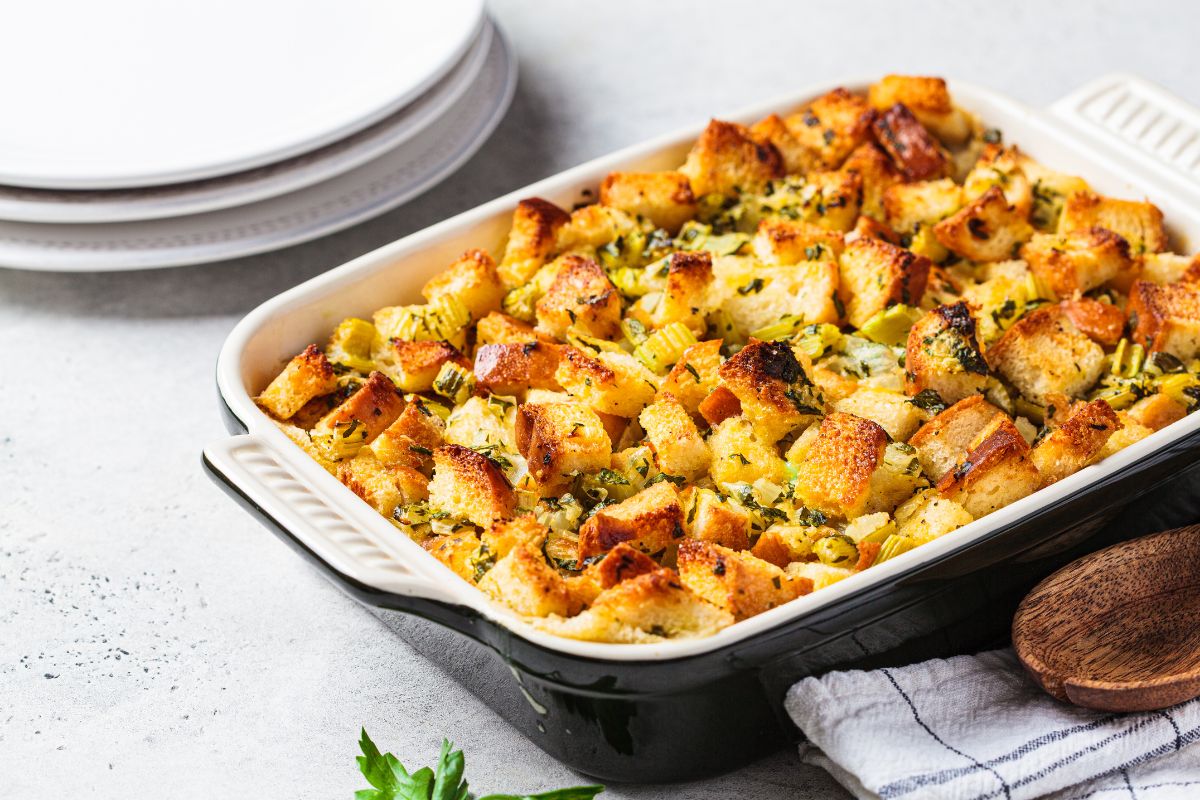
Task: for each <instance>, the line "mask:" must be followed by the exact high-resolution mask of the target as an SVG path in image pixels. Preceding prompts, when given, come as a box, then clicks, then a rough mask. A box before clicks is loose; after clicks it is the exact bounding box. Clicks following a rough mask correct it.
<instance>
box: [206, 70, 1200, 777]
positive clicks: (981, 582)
mask: <svg viewBox="0 0 1200 800" xmlns="http://www.w3.org/2000/svg"><path fill="white" fill-rule="evenodd" d="M842 85H845V86H847V87H848V88H851V89H856V90H865V88H866V85H867V82H866V81H847V82H845V83H844V84H842ZM833 87H834V85H833V84H829V85H823V86H815V87H810V88H808V89H805V90H802V91H798V92H797V93H795V94H794V95H792V96H789V97H786V98H782V99H779V100H776V101H774V102H770V103H765V104H762V105H758V106H756V107H754V108H751V109H749V110H746V111H744V112H742V113H737V114H733V115H728V116H726V117H725V118H727V119H733V120H736V121H739V122H744V123H750V122H753V121H754V120H756V119H759V118H761V117H763V116H765V115H766V114H768V113H771V112H775V111H779V112H784V111H788V110H791V109H794V108H796V107H797V106H799V105H801V104H802V103H804V102H806V101H808V100H811V99H812V98H814V97H816V96H818V95H820V94H823V93H824V92H826V91H828V90H830V89H832V88H833ZM951 90H952V92H953V95H954V97H955V99H956V101H957V102H958V103H959V104H960V105H962V106H964V107H965V108H968V109H970V110H971V111H974V112H975V113H977V114H979V115H980V117H981V118H982V119H983V120H984V122H985V123H986V124H987V125H988V126H992V127H998V128H1000V129H1001V130H1002V131H1003V133H1004V136H1005V140H1006V141H1011V142H1015V143H1017V144H1019V145H1020V146H1021V147H1022V148H1023V149H1024V150H1026V151H1027V152H1029V153H1030V154H1031V155H1032V156H1033V157H1035V158H1037V159H1038V160H1040V161H1043V162H1044V163H1046V164H1048V165H1049V166H1051V167H1053V168H1055V169H1058V170H1062V171H1066V172H1073V173H1077V174H1080V175H1083V176H1084V177H1086V179H1087V180H1088V181H1089V182H1090V183H1091V184H1092V185H1093V186H1095V187H1096V188H1097V189H1098V190H1099V191H1101V192H1103V193H1106V194H1113V195H1116V196H1121V197H1143V196H1145V197H1148V198H1149V199H1151V200H1152V201H1153V202H1155V203H1157V204H1158V205H1159V206H1160V207H1161V208H1162V210H1163V212H1164V213H1165V215H1166V219H1167V221H1168V223H1169V225H1170V227H1171V234H1172V237H1173V245H1174V249H1175V250H1177V251H1180V252H1191V248H1190V244H1189V243H1190V242H1193V241H1200V180H1198V177H1197V176H1198V175H1200V167H1198V166H1197V165H1198V164H1200V112H1198V111H1197V110H1195V109H1193V108H1191V107H1189V106H1187V105H1185V104H1184V103H1183V102H1181V101H1180V100H1178V99H1177V98H1174V97H1173V96H1171V95H1168V94H1166V93H1165V92H1163V91H1162V90H1160V89H1158V88H1156V87H1154V86H1151V85H1149V84H1147V83H1145V82H1143V81H1140V80H1138V79H1135V78H1131V77H1126V76H1113V77H1109V78H1105V79H1103V80H1100V81H1097V82H1096V83H1093V84H1091V85H1089V86H1087V87H1084V88H1083V89H1081V90H1079V91H1078V92H1076V93H1074V94H1072V95H1070V96H1069V97H1067V98H1065V99H1064V100H1062V101H1060V102H1059V103H1056V104H1055V105H1054V106H1052V107H1051V108H1050V109H1048V110H1036V109H1033V108H1029V107H1026V106H1024V105H1022V104H1020V103H1018V102H1016V101H1013V100H1011V99H1008V98H1006V97H1003V96H1001V95H999V94H997V93H995V92H992V91H988V90H986V89H982V88H978V87H974V86H970V85H966V84H962V83H958V82H953V81H952V82H951ZM700 130H701V126H699V125H697V126H696V127H693V128H689V129H688V130H685V131H682V132H680V133H678V134H674V135H671V136H667V137H663V138H660V139H656V140H654V141H651V142H649V143H646V144H643V145H639V146H636V147H632V148H629V149H626V150H622V151H620V152H618V153H615V154H613V155H610V156H606V157H603V158H600V159H596V160H595V161H592V162H589V163H587V164H584V165H582V166H579V167H576V168H574V169H570V170H567V171H566V172H563V173H561V174H559V175H556V176H554V177H551V178H547V179H546V180H543V181H539V182H537V183H535V184H533V185H531V186H527V187H525V188H523V189H520V190H518V191H516V192H514V193H512V194H510V195H508V196H505V197H501V198H499V199H497V200H494V201H492V202H490V203H487V204H485V205H482V206H480V207H478V208H476V209H474V210H472V211H467V212H465V213H463V214H460V215H458V216H456V217H454V218H452V219H449V220H446V221H445V222H442V223H440V224H438V225H435V226H433V227H431V228H429V229H427V230H424V231H422V232H419V233H415V234H413V235H411V236H407V237H405V238H404V239H401V240H400V241H397V242H394V243H392V244H390V245H387V246H385V247H382V248H380V249H378V250H376V251H374V252H372V253H368V254H366V255H364V256H362V257H360V258H357V259H355V260H353V261H351V262H350V263H348V264H345V265H343V266H341V267H338V268H336V269H334V270H331V271H330V272H327V273H325V274H323V275H320V276H318V277H316V278H313V279H312V280H309V281H307V282H306V283H303V284H301V285H300V286H297V287H296V288H294V289H291V290H290V291H287V292H284V293H283V294H281V295H279V296H277V297H275V298H274V299H272V300H269V301H268V302H266V303H264V304H263V305H261V306H260V307H258V308H257V309H255V310H254V311H253V312H251V313H250V314H249V315H247V316H246V318H245V319H244V320H242V321H241V323H239V324H238V326H237V327H236V328H235V329H234V330H233V332H232V333H231V334H230V336H229V338H228V340H227V341H226V342H225V345H224V347H223V348H222V350H221V354H220V357H219V360H218V363H217V383H218V387H219V391H220V396H221V399H222V402H223V407H224V410H225V412H226V416H227V422H228V426H229V428H230V429H231V431H233V432H235V433H240V434H241V435H236V436H234V437H232V438H230V439H226V440H224V441H221V442H217V443H215V444H212V445H210V446H209V447H207V448H206V449H205V451H204V463H205V466H206V467H207V469H208V470H209V472H210V473H211V474H212V475H213V477H214V478H215V479H216V480H217V481H218V483H219V484H220V485H221V486H222V487H223V488H225V489H226V490H227V491H228V492H229V494H231V495H232V496H234V497H235V498H236V499H238V500H239V501H241V502H242V503H243V504H244V505H245V506H246V507H247V508H248V509H250V510H252V511H254V512H255V513H256V514H257V515H258V516H259V517H260V518H261V519H262V520H263V521H264V522H265V523H266V524H267V525H268V527H270V528H272V529H274V530H275V531H276V532H277V533H278V534H279V535H280V536H281V537H282V538H283V539H284V541H285V542H287V543H289V544H290V545H292V546H293V547H294V548H295V549H296V550H298V551H299V552H301V553H302V554H304V555H305V556H307V557H308V558H309V559H310V560H312V561H313V562H315V563H316V564H317V565H318V566H319V567H320V568H322V569H323V570H324V571H325V572H326V573H327V574H328V575H329V576H330V577H331V578H332V579H333V580H334V581H335V583H337V584H338V585H340V586H341V587H342V588H343V589H345V590H346V591H348V592H350V593H351V594H352V595H354V596H355V597H357V598H358V599H359V600H361V601H362V602H364V603H366V604H369V605H372V606H377V607H380V608H383V609H392V610H397V611H402V612H406V614H407V615H410V618H408V619H406V620H405V621H403V622H400V623H398V624H399V627H400V628H401V629H402V632H403V634H404V635H405V637H406V638H408V639H409V640H410V641H412V642H413V643H414V644H415V646H417V647H418V649H421V650H422V651H423V652H425V653H427V654H428V655H430V656H431V657H432V658H434V659H435V660H437V661H439V662H440V663H441V664H442V665H443V667H444V668H445V669H447V670H448V671H450V672H452V673H453V674H455V675H457V676H458V677H460V679H462V680H463V682H464V683H466V684H467V685H468V686H469V687H470V688H472V689H473V690H474V691H475V692H476V693H477V694H479V696H480V697H481V698H482V699H483V700H484V701H485V702H487V703H488V704H490V705H491V706H492V707H493V708H495V709H496V710H497V711H498V712H499V713H501V714H502V715H503V716H505V717H506V718H507V719H508V720H509V721H510V722H511V723H512V724H513V725H515V726H516V727H517V728H519V729H520V730H522V731H523V732H524V733H525V734H526V735H527V736H529V738H530V739H532V740H533V741H534V742H535V743H537V744H538V745H539V746H540V747H542V748H543V749H544V750H546V751H547V752H549V753H550V754H552V755H553V756H555V757H556V758H558V759H560V760H562V761H564V762H566V763H567V764H569V765H571V766H573V767H575V768H577V769H579V770H580V771H582V772H585V773H588V774H591V775H595V776H598V777H601V778H604V779H607V780H611V781H621V780H626V781H629V780H680V779H685V778H691V777H696V776H699V775H702V774H706V773H714V772H719V771H723V770H728V769H731V768H733V767H735V766H737V765H739V764H742V763H744V762H746V761H748V760H750V759H752V758H754V757H756V756H759V755H762V754H764V753H766V752H769V751H771V750H772V749H774V748H775V747H777V746H778V745H779V744H780V743H781V742H784V741H786V734H787V733H789V731H790V729H789V726H788V723H787V722H786V721H785V720H784V718H783V716H782V709H781V698H782V695H783V692H784V691H785V690H786V688H787V687H788V686H789V685H790V684H791V683H793V682H794V681H795V680H796V679H798V678H800V677H803V676H805V675H809V674H813V673H816V672H819V671H823V670H827V669H830V668H834V667H845V666H849V665H865V664H874V663H897V662H903V661H906V660H914V659H917V658H925V657H930V656H935V655H945V654H949V653H953V652H962V651H965V650H969V649H971V648H977V647H981V646H983V645H985V644H988V643H989V642H992V641H995V640H997V639H998V638H999V637H1002V636H1003V635H1004V631H1005V630H1006V629H1007V626H1008V624H1009V621H1010V619H1011V616H1010V615H1011V611H1012V609H1013V608H1014V607H1015V604H1016V602H1017V600H1019V598H1020V597H1021V595H1022V594H1023V592H1024V591H1025V590H1026V589H1028V588H1029V587H1030V586H1032V585H1033V583H1035V582H1036V581H1037V580H1039V579H1040V578H1041V577H1043V576H1045V575H1046V574H1048V573H1049V572H1050V571H1052V570H1053V569H1055V568H1057V567H1058V566H1059V565H1061V564H1062V563H1064V562H1065V561H1066V560H1068V559H1069V558H1072V557H1074V556H1076V555H1077V554H1079V553H1081V552H1084V551H1087V550H1090V549H1094V548H1096V547H1099V546H1100V545H1101V544H1102V543H1103V542H1100V541H1098V540H1097V538H1096V536H1095V534H1096V532H1097V530H1098V529H1099V528H1100V527H1101V525H1100V523H1102V522H1103V521H1104V520H1105V519H1107V518H1108V517H1109V516H1110V515H1111V514H1112V513H1115V511H1116V510H1117V509H1119V508H1120V507H1122V506H1123V505H1125V504H1126V503H1128V502H1129V501H1130V500H1131V499H1133V498H1135V497H1136V496H1138V495H1139V494H1141V493H1143V492H1145V491H1146V490H1148V489H1149V488H1151V487H1152V486H1153V485H1155V484H1156V483H1158V482H1161V481H1162V480H1164V479H1165V478H1167V477H1169V476H1170V475H1172V474H1173V473H1175V472H1177V471H1178V470H1179V469H1181V468H1182V467H1183V466H1184V465H1186V464H1190V463H1192V462H1193V461H1195V460H1196V458H1197V456H1198V455H1200V414H1193V415H1191V416H1189V417H1187V418H1185V419H1183V420H1181V421H1179V422H1177V423H1175V424H1173V425H1171V426H1170V427H1168V428H1166V429H1164V430H1162V431H1159V432H1158V433H1156V434H1154V435H1153V436H1151V437H1149V438H1148V439H1146V440H1143V441H1142V442H1139V443H1137V444H1135V445H1133V446H1131V447H1129V448H1127V449H1126V450H1123V451H1121V452H1120V453H1118V454H1117V455H1115V456H1114V457H1112V458H1109V459H1107V460H1105V461H1104V462H1103V463H1102V464H1100V465H1096V466H1092V467H1088V468H1086V469H1084V470H1081V471H1080V472H1078V473H1076V474H1074V475H1072V476H1070V477H1069V478H1067V479H1065V480H1063V481H1061V482H1059V483H1056V484H1054V485H1053V486H1051V487H1049V488H1046V489H1043V490H1042V491H1040V492H1037V493H1036V494H1034V495H1032V496H1030V497H1027V498H1025V499H1023V500H1021V501H1019V502H1017V503H1014V504H1013V505H1011V506H1008V507H1007V508H1004V509H1002V510H1001V511H998V512H996V513H993V514H991V515H989V516H987V517H986V518H983V519H980V520H978V521H976V522H973V523H971V524H970V525H967V526H966V527H964V528H961V529H960V530H957V531H955V532H953V533H951V534H948V535H946V536H944V537H942V538H940V539H937V540H936V541H934V542H931V543H929V544H926V545H923V546H922V547H920V548H917V549H915V550H913V551H911V552H909V553H906V554H904V555H902V556H900V557H898V558H895V559H892V560H890V561H888V562H886V563H885V564H882V565H880V566H877V567H874V568H872V569H870V570H867V571H865V572H862V573H859V574H857V575H854V576H853V577H850V578H847V579H846V580H843V581H841V582H839V583H837V584H835V585H833V586H831V587H829V588H826V589H823V590H821V591H819V592H815V593H813V594H810V595H808V596H805V597H802V598H799V599H798V600H796V601H794V602H791V603H788V604H787V605H785V606H781V607H779V608H775V609H772V610H771V611H768V612H766V613H764V614H761V615H759V616H756V617H753V618H751V619H749V620H746V621H744V622H740V623H737V624H736V625H733V626H731V627H729V628H726V629H724V630H722V631H720V632H719V633H718V634H716V635H715V636H712V637H710V638H706V639H696V640H690V641H672V642H664V643H661V644H652V645H620V644H604V643H596V642H578V641H572V640H568V639H562V638H559V637H555V636H552V635H549V634H546V633H542V632H539V631H537V630H535V629H533V628H532V627H531V626H529V625H528V624H526V623H524V622H523V621H521V620H520V619H519V618H517V617H516V616H515V615H513V614H512V613H511V612H509V611H508V610H507V609H505V608H502V607H501V606H499V605H497V604H493V603H492V602H490V601H489V600H488V599H487V598H486V597H485V596H484V595H483V594H482V593H480V592H479V591H477V590H476V589H475V588H474V587H472V586H470V585H469V584H467V583H466V582H464V581H462V580H461V579H459V578H458V577H456V576H455V575H454V574H453V573H451V572H450V571H449V570H448V569H447V568H446V567H444V566H443V565H442V564H440V563H439V562H437V561H435V560H434V559H433V558H431V557H430V556H429V555H428V554H427V553H425V552H424V551H423V550H422V549H421V548H420V547H419V546H418V545H417V544H415V543H414V542H412V541H410V540H409V539H407V538H406V537H404V536H403V535H401V534H399V533H398V532H397V531H396V529H395V528H393V527H392V526H391V525H390V524H389V523H388V522H387V520H385V519H383V518H382V517H380V516H379V515H378V514H377V513H376V512H375V511H374V510H372V509H371V508H370V507H369V506H368V505H367V504H366V503H364V502H362V501H361V500H359V498H357V497H356V496H355V495H354V494H352V493H351V492H350V491H349V490H348V489H346V488H345V487H344V486H342V485H341V484H340V483H339V482H338V481H337V480H336V479H335V478H333V477H332V476H330V475H329V474H327V473H326V472H325V471H324V470H323V469H322V468H321V467H320V466H319V465H318V464H317V463H316V462H314V461H312V460H311V459H310V458H308V456H306V455H305V454H304V453H303V452H301V451H300V450H299V449H298V448H297V447H296V446H295V445H294V444H292V443H291V442H290V441H289V440H288V439H287V438H286V437H285V436H284V435H283V434H282V433H281V432H280V431H278V430H277V429H276V428H275V426H274V425H273V424H272V423H271V421H270V420H269V419H268V418H267V417H266V416H265V415H264V414H263V413H262V412H261V411H259V409H258V408H257V407H256V406H255V404H254V402H253V400H252V399H251V398H252V396H253V394H254V393H256V392H257V391H259V390H261V389H262V387H264V386H265V385H266V384H267V382H268V381H269V380H270V379H271V378H272V377H273V376H274V375H275V374H276V373H277V372H278V371H279V369H280V368H281V367H282V366H283V364H284V363H285V362H286V361H287V360H288V359H289V358H290V357H291V356H292V355H293V354H295V353H296V352H298V351H299V350H301V349H303V347H304V346H305V345H307V344H308V343H310V342H320V341H324V339H325V338H326V337H327V336H328V334H329V332H330V330H331V329H332V328H333V327H334V326H335V325H336V324H337V322H338V321H340V320H341V319H342V318H344V317H346V316H360V317H361V316H365V317H368V318H369V316H370V314H371V312H372V311H373V310H374V309H376V308H378V307H380V306H383V305H389V304H394V303H403V302H414V301H418V300H419V289H420V287H421V285H422V284H423V283H424V281H425V280H426V279H427V278H429V277H430V276H432V275H433V274H434V273H436V272H437V271H439V270H441V269H442V268H443V267H444V266H445V265H446V264H448V263H450V262H451V261H452V260H453V258H454V257H455V256H457V255H458V254H459V253H461V252H462V251H463V250H464V249H466V248H468V247H478V246H487V247H491V248H493V250H498V249H499V248H500V247H501V245H502V244H503V240H504V236H505V234H506V233H507V230H508V225H509V222H510V219H511V215H512V210H513V208H514V206H515V204H516V202H517V200H519V199H520V198H524V197H530V196H540V197H545V198H547V199H549V200H551V201H553V202H555V203H558V204H559V205H560V206H564V207H566V208H570V207H571V206H572V205H573V204H574V203H576V202H579V201H581V200H585V199H587V198H589V197H594V194H593V193H594V191H595V189H596V187H597V186H598V184H599V182H600V180H601V179H602V178H603V177H604V175H606V174H607V173H608V172H610V171H612V170H618V169H619V170H653V169H667V168H673V167H675V166H676V165H678V164H679V163H681V162H682V160H683V157H684V154H685V153H686V152H687V150H688V148H689V147H690V145H691V143H692V142H693V141H694V140H695V138H696V137H697V136H698V135H699V133H700Z"/></svg>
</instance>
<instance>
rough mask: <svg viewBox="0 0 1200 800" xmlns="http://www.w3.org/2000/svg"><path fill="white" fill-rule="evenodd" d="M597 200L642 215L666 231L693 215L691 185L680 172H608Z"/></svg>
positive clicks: (673, 229) (675, 227) (670, 230)
mask: <svg viewBox="0 0 1200 800" xmlns="http://www.w3.org/2000/svg"><path fill="white" fill-rule="evenodd" d="M600 203H601V205H605V206H612V207H613V208H618V209H620V210H621V211H624V212H626V213H627V214H632V215H634V216H642V217H646V218H647V219H649V220H650V221H651V222H653V223H654V224H655V225H657V226H658V227H660V228H665V229H666V230H667V231H668V232H670V233H676V232H677V231H678V230H679V228H680V226H681V225H683V223H685V222H687V221H688V220H689V219H691V218H692V217H694V216H695V215H696V197H695V195H693V194H692V185H691V184H690V183H689V182H688V179H687V176H686V175H684V174H683V173H681V172H610V173H609V174H608V175H607V176H606V177H605V178H604V181H603V182H602V183H601V184H600Z"/></svg>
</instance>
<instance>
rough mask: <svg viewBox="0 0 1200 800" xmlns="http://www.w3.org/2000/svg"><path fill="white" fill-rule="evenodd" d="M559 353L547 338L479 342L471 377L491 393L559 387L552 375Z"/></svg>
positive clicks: (522, 391) (558, 349)
mask: <svg viewBox="0 0 1200 800" xmlns="http://www.w3.org/2000/svg"><path fill="white" fill-rule="evenodd" d="M561 354H562V347H560V346H559V345H556V344H550V343H548V342H526V343H525V344H516V343H513V344H487V345H483V346H482V347H480V348H479V349H477V350H476V351H475V366H474V372H475V380H476V382H477V383H478V385H479V387H480V388H482V389H486V390H487V391H489V392H492V393H494V394H515V395H518V396H522V397H523V396H524V395H525V392H526V391H528V390H529V389H550V390H556V389H560V388H562V387H560V386H559V385H558V381H557V380H556V379H555V377H554V376H555V373H556V371H557V370H558V364H559V360H560V357H561Z"/></svg>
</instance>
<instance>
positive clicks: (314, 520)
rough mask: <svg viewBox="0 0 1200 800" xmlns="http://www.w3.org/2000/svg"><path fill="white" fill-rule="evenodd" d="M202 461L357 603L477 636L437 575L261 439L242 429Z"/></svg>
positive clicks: (471, 619)
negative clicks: (409, 560)
mask: <svg viewBox="0 0 1200 800" xmlns="http://www.w3.org/2000/svg"><path fill="white" fill-rule="evenodd" d="M203 460H204V467H205V469H206V471H207V472H208V473H209V475H210V476H211V477H212V478H213V480H214V481H215V482H216V483H217V485H218V486H219V487H220V488H221V489H222V490H224V491H225V492H226V494H228V495H230V496H231V497H232V498H233V499H234V500H236V501H238V502H239V503H240V504H242V505H243V506H245V507H246V508H247V509H248V510H249V511H252V512H254V513H255V515H256V516H258V518H259V520H260V521H261V522H262V523H263V524H264V525H266V526H267V527H268V528H270V529H272V530H274V531H275V532H276V533H277V534H278V535H279V536H280V537H281V538H282V539H283V540H284V542H285V543H287V544H289V545H291V546H292V547H293V549H296V550H298V551H299V552H300V553H301V554H302V555H304V556H306V557H307V558H308V559H309V560H310V561H313V562H314V563H315V564H316V565H317V566H318V567H320V568H321V569H322V571H324V572H325V573H326V575H327V577H329V578H330V579H331V580H333V581H334V583H335V584H337V585H338V586H339V587H340V588H342V589H343V590H345V591H347V592H348V593H350V594H351V595H353V596H354V597H356V598H357V599H359V600H360V601H362V602H364V603H367V604H370V605H374V606H378V607H380V608H388V609H394V610H399V611H405V612H408V613H413V614H417V615H418V616H422V617H426V618H429V619H436V620H437V621H438V622H441V623H443V624H445V625H448V626H449V627H452V628H455V629H457V630H459V631H460V632H463V633H466V634H468V635H471V636H475V635H476V633H475V630H474V629H475V628H476V620H477V618H478V614H477V613H476V612H475V611H473V610H471V609H468V608H464V607H463V606H461V605H459V604H456V603H455V601H454V599H453V597H452V595H451V593H450V592H448V591H447V590H446V589H445V588H444V587H443V586H442V585H441V584H440V583H439V582H438V581H437V580H436V579H434V578H432V577H430V576H428V575H425V574H422V573H418V572H417V571H416V570H414V569H413V568H412V567H410V566H409V565H407V564H406V563H404V561H403V560H401V558H400V557H398V556H397V554H395V553H393V552H389V550H388V548H387V547H385V546H381V543H380V542H378V541H376V540H375V539H374V538H372V536H371V535H370V533H368V531H367V530H366V529H365V528H366V526H364V525H361V524H359V523H358V522H356V521H355V520H354V519H353V518H352V517H351V516H350V515H349V514H347V513H346V512H345V511H343V510H342V509H340V508H338V507H337V505H336V504H334V503H332V502H330V501H329V500H328V499H327V498H326V497H325V496H324V494H323V491H322V490H321V488H319V487H317V486H314V485H313V484H312V482H310V481H309V480H307V479H306V477H305V476H304V475H302V474H300V471H299V470H297V469H296V468H295V467H294V466H293V465H292V464H290V463H289V462H288V459H286V458H283V457H281V456H280V454H279V453H277V452H276V451H275V450H274V448H273V447H272V445H271V444H269V443H268V442H267V441H265V440H264V439H263V438H262V437H259V436H256V435H254V434H245V435H241V436H233V437H231V438H229V439H224V440H222V441H219V442H215V443H213V444H210V445H208V446H207V447H205V448H204V457H203ZM371 513H374V512H373V511H372V512H371Z"/></svg>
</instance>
